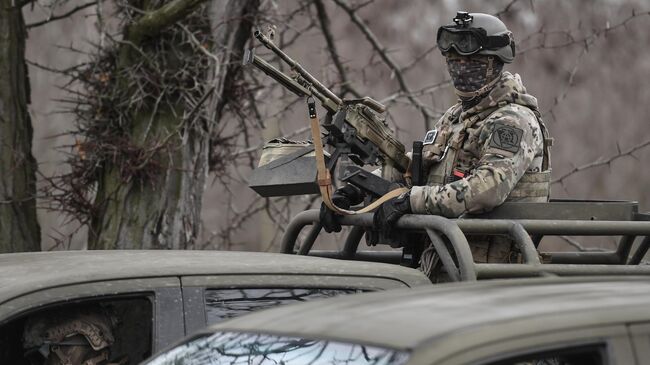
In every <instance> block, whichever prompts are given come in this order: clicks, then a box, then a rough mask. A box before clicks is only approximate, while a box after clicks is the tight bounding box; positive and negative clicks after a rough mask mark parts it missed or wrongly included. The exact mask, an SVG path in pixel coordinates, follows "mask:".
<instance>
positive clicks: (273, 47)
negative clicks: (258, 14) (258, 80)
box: [253, 30, 342, 105]
mask: <svg viewBox="0 0 650 365" xmlns="http://www.w3.org/2000/svg"><path fill="white" fill-rule="evenodd" d="M253 35H254V36H255V38H257V39H258V40H259V41H260V42H261V43H262V44H263V45H264V46H265V47H266V48H268V49H270V50H271V51H273V53H275V54H277V55H278V56H279V57H280V58H282V60H283V61H284V62H286V63H287V64H288V65H289V66H291V68H292V69H293V70H295V71H296V72H297V73H299V74H300V76H302V77H303V78H304V79H305V80H307V81H308V82H309V83H310V84H312V86H313V88H314V89H316V90H317V91H318V92H319V93H321V94H322V95H324V96H325V97H327V98H328V99H330V100H332V101H333V102H334V103H335V104H336V105H341V104H342V100H341V98H339V97H338V96H336V94H334V93H333V92H332V91H331V90H330V89H328V88H327V87H325V85H323V84H321V82H320V81H318V79H316V78H315V77H314V76H312V75H311V74H310V73H309V72H307V70H305V69H304V68H303V67H302V66H300V64H299V63H298V62H296V61H294V60H293V59H292V58H291V57H289V55H287V54H286V53H284V52H283V51H282V50H281V49H280V48H278V47H277V46H276V45H275V44H274V43H273V41H271V40H270V39H269V38H268V37H267V36H265V35H264V34H263V33H262V32H260V31H259V30H256V31H255V33H253Z"/></svg>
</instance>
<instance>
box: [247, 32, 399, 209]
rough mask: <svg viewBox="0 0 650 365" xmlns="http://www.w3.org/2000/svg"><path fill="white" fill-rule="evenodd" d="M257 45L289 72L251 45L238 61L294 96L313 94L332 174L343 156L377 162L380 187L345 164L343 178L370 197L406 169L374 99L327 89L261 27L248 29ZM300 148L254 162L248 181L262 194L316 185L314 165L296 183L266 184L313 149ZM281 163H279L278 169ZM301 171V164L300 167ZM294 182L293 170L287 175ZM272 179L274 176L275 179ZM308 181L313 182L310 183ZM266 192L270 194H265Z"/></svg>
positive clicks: (306, 189)
mask: <svg viewBox="0 0 650 365" xmlns="http://www.w3.org/2000/svg"><path fill="white" fill-rule="evenodd" d="M254 36H255V38H257V39H258V40H259V41H260V43H262V45H264V46H265V47H266V48H268V49H270V50H271V51H272V52H273V53H275V54H276V55H277V56H278V57H279V58H280V59H281V60H282V61H283V62H285V63H286V64H287V65H288V66H289V67H290V68H291V70H292V72H293V75H292V76H289V75H287V74H285V73H284V72H282V71H280V70H278V69H277V68H275V67H274V66H273V65H271V64H270V63H268V62H266V61H264V60H263V59H261V58H259V57H258V56H257V55H255V51H254V49H250V50H246V51H245V54H244V60H243V64H244V65H253V66H254V67H256V68H258V69H259V70H261V71H262V72H264V73H265V74H267V75H268V76H270V77H271V78H273V79H274V80H275V81H277V82H278V83H279V84H281V85H282V86H284V87H285V88H287V89H288V90H289V91H291V92H292V93H294V94H295V95H296V96H298V97H300V98H309V97H313V98H315V99H317V100H319V102H320V103H321V105H322V106H323V107H324V108H325V109H326V110H327V117H326V120H325V122H324V123H323V125H322V127H323V128H324V129H325V130H326V131H327V134H326V135H325V137H324V139H323V142H324V144H326V145H329V146H331V147H332V152H331V155H330V157H329V161H328V164H327V168H328V170H329V171H330V174H331V175H332V176H335V174H334V172H335V168H336V165H337V162H338V161H339V160H340V159H341V158H343V157H345V158H348V159H349V160H350V161H352V162H354V163H355V164H356V165H358V166H365V165H373V166H381V167H382V175H383V177H385V179H383V181H381V185H382V187H381V188H380V189H379V190H378V189H377V184H376V180H373V181H375V185H374V186H373V187H371V188H369V187H367V186H366V185H365V184H364V181H367V180H363V179H360V178H359V174H360V168H354V166H351V167H348V169H347V170H346V172H345V173H344V176H343V177H342V180H343V181H346V182H349V183H351V184H354V185H356V186H357V187H359V188H360V189H362V190H364V191H365V192H366V193H368V194H369V195H370V196H371V197H378V195H376V192H377V191H385V190H388V189H389V187H390V186H391V185H392V183H391V182H389V180H390V179H391V178H392V177H393V176H395V175H396V174H397V173H402V174H403V173H405V172H406V171H407V169H408V166H409V162H410V159H409V158H408V157H407V156H406V152H405V148H404V145H403V144H402V143H400V142H399V141H398V140H397V139H396V138H395V136H394V132H393V131H392V130H391V129H390V128H389V127H388V125H387V123H386V120H385V118H384V115H383V114H384V113H385V111H386V107H385V106H384V105H382V104H381V103H379V102H378V101H376V100H374V99H372V98H370V97H364V98H360V99H349V100H347V99H341V98H339V97H338V96H337V95H336V94H334V93H333V92H332V91H331V90H330V89H328V88H327V87H325V86H324V85H323V84H322V83H321V82H320V81H318V80H317V79H316V78H315V77H314V76H312V75H311V74H310V73H309V72H307V70H305V69H304V68H303V67H302V66H301V65H300V64H299V63H298V62H296V61H295V60H294V59H292V58H291V57H289V56H288V55H287V54H286V53H284V52H283V51H282V50H281V49H279V48H278V47H277V46H276V45H275V44H274V43H273V41H272V40H271V39H269V38H268V37H266V36H265V35H264V34H263V33H262V32H260V31H256V32H255V33H254ZM303 152H304V153H303V154H299V153H297V154H293V155H292V156H290V157H289V156H286V157H283V158H282V160H281V161H277V162H276V161H274V162H275V163H274V164H273V165H271V164H269V165H270V166H269V165H266V166H260V167H259V168H258V169H256V170H255V171H253V175H252V177H251V180H250V186H251V188H253V189H254V190H255V191H256V192H258V193H259V194H260V195H262V196H265V197H266V196H276V195H273V194H279V195H283V196H286V195H297V194H305V193H310V192H314V191H318V189H317V188H315V186H316V175H315V170H313V169H306V170H304V173H300V172H299V171H297V170H296V169H292V170H291V171H293V172H294V173H298V175H299V176H298V178H297V179H298V180H300V181H301V183H300V184H296V185H295V186H299V187H300V188H297V189H280V188H279V187H280V186H281V185H282V184H281V181H280V182H278V181H274V182H273V184H274V185H273V186H272V187H270V188H269V181H270V180H269V179H268V177H269V176H282V175H284V176H286V171H285V170H287V169H288V168H289V167H288V166H287V165H289V164H292V163H293V161H295V160H296V159H299V158H302V157H304V156H306V155H307V154H309V153H312V152H313V147H312V148H311V149H309V148H306V149H305V150H304V151H303ZM278 168H281V169H278ZM301 171H302V170H301ZM292 179H293V180H292V181H293V182H294V183H295V180H296V176H295V175H294V176H293V177H292ZM276 180H277V179H276ZM311 185H313V186H311ZM269 194H272V195H269Z"/></svg>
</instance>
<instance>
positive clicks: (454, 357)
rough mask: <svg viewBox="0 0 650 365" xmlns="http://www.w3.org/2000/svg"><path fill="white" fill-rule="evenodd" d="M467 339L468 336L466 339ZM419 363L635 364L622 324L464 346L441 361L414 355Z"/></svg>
mask: <svg viewBox="0 0 650 365" xmlns="http://www.w3.org/2000/svg"><path fill="white" fill-rule="evenodd" d="M468 338H469V337H468ZM412 360H413V361H412V362H409V363H414V364H416V363H419V364H424V363H426V364H445V365H451V364H465V365H469V364H472V365H515V364H516V365H522V364H535V365H537V364H549V365H551V364H565V365H574V364H575V365H582V364H590V365H613V364H637V362H636V360H635V356H634V352H633V349H632V345H631V343H630V337H629V336H628V331H627V328H626V326H625V325H623V324H621V325H608V326H594V327H584V328H579V329H570V330H559V331H553V332H546V333H540V334H536V333H535V332H534V330H533V331H532V333H531V335H527V336H517V337H516V338H510V339H507V340H500V341H495V342H487V343H483V344H481V345H478V346H471V345H468V347H467V348H465V349H464V351H462V352H457V353H455V354H450V356H449V357H448V358H447V359H444V360H441V361H426V360H424V359H423V357H422V356H419V355H418V356H414V357H413V358H412Z"/></svg>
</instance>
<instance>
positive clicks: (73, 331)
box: [23, 306, 117, 365]
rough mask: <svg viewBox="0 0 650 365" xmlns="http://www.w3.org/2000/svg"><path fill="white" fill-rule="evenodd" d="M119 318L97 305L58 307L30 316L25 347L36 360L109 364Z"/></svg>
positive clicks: (59, 362) (30, 357)
mask: <svg viewBox="0 0 650 365" xmlns="http://www.w3.org/2000/svg"><path fill="white" fill-rule="evenodd" d="M116 323H117V319H116V318H115V317H114V316H112V315H111V314H109V313H108V312H107V311H105V310H104V309H103V308H100V307H96V306H88V307H84V306H81V307H74V306H73V307H67V308H65V309H55V310H52V311H47V312H44V313H42V314H38V315H35V316H32V317H30V318H28V319H27V321H26V323H25V327H24V331H23V348H24V349H25V350H26V357H27V358H29V359H30V361H31V362H32V363H41V362H40V361H39V356H38V355H40V358H44V359H48V362H47V363H48V364H67V363H73V364H76V363H82V362H83V364H92V365H95V364H105V363H107V362H108V357H109V354H110V346H111V345H113V343H114V342H115V339H114V337H113V328H114V326H115V325H116Z"/></svg>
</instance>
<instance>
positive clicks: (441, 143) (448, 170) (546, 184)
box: [422, 101, 553, 202]
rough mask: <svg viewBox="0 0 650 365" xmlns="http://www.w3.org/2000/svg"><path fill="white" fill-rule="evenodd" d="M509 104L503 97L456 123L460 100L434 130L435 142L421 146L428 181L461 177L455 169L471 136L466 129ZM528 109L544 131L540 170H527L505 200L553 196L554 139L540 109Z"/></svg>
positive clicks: (543, 199) (444, 181)
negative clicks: (492, 106) (494, 103)
mask: <svg viewBox="0 0 650 365" xmlns="http://www.w3.org/2000/svg"><path fill="white" fill-rule="evenodd" d="M508 104H509V103H508V102H506V101H502V102H501V103H499V105H498V106H497V107H495V108H490V109H486V110H483V111H481V112H480V113H477V114H475V115H473V116H471V117H470V118H467V119H466V120H462V121H460V122H457V123H455V121H458V119H459V118H460V114H461V111H462V108H461V105H460V103H459V104H457V105H456V106H455V107H452V108H453V109H452V110H450V111H449V112H448V113H450V114H451V116H450V118H448V119H446V120H443V122H442V123H441V124H442V125H441V126H440V127H439V129H438V130H437V131H436V132H435V136H434V137H433V142H432V143H430V144H426V145H425V146H424V147H423V150H422V159H423V167H424V171H427V170H428V175H427V185H429V186H440V185H444V184H447V183H449V182H451V181H453V180H457V179H458V177H456V176H454V173H455V169H456V168H458V167H459V166H458V165H459V163H458V153H459V151H460V150H461V149H462V148H463V145H464V143H465V141H466V140H467V137H468V134H467V129H468V128H471V127H472V126H473V125H474V124H475V123H476V122H478V121H480V120H484V119H488V118H489V117H490V116H491V115H492V114H493V113H495V112H497V111H498V110H499V109H500V108H502V107H504V106H506V105H508ZM528 109H529V110H531V111H532V112H533V114H534V115H535V118H536V119H537V122H538V123H539V127H540V130H541V131H542V136H543V157H542V168H541V171H540V172H532V171H526V172H525V173H524V175H523V176H522V177H521V179H520V180H519V181H518V182H517V184H516V185H515V187H514V188H513V189H512V191H511V192H510V194H509V195H508V197H507V199H506V201H526V202H546V201H548V198H549V196H550V186H551V152H550V148H551V146H552V142H553V140H552V139H551V138H550V137H549V133H548V129H547V128H546V126H545V125H544V122H543V120H542V117H541V114H540V113H539V111H538V110H537V109H531V108H528ZM443 118H444V117H443ZM466 172H469V171H466Z"/></svg>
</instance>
